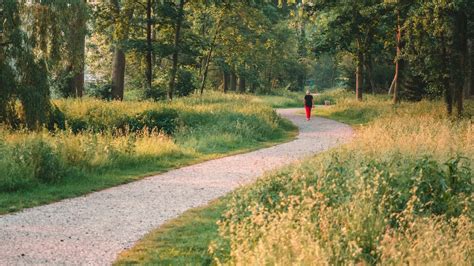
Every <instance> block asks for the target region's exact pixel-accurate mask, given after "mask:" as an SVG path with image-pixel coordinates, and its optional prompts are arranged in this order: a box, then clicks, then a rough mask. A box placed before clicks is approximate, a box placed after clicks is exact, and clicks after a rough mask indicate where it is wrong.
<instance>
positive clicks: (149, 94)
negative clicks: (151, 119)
mask: <svg viewBox="0 0 474 266" xmlns="http://www.w3.org/2000/svg"><path fill="white" fill-rule="evenodd" d="M166 93H167V90H166V87H160V86H155V87H151V88H146V89H145V92H144V97H145V99H153V100H155V101H160V100H164V99H166Z"/></svg>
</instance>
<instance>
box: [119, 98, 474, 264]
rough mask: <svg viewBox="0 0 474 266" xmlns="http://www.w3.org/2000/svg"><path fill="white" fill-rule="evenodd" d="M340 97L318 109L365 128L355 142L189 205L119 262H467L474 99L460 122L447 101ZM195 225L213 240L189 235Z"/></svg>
mask: <svg viewBox="0 0 474 266" xmlns="http://www.w3.org/2000/svg"><path fill="white" fill-rule="evenodd" d="M331 93H332V96H331V97H334V99H335V100H336V105H334V106H331V107H324V108H317V109H316V112H317V113H318V114H319V115H323V116H325V117H330V118H334V119H337V120H340V121H345V122H347V123H350V124H352V125H357V127H356V135H355V137H354V140H353V141H352V142H351V143H349V144H347V145H344V146H341V147H339V148H336V149H333V150H331V151H328V152H325V153H322V154H319V155H316V156H313V157H311V158H308V159H306V160H304V161H302V162H300V163H298V164H295V165H292V166H289V167H286V168H285V169H282V170H280V171H277V172H273V173H269V174H267V175H266V176H264V177H262V178H260V179H259V180H258V181H257V182H256V183H255V184H252V185H249V186H247V187H244V188H241V189H239V190H237V191H235V192H234V193H232V194H231V195H230V196H228V197H226V198H223V199H221V200H220V201H219V202H217V203H214V204H212V205H210V206H209V207H207V208H204V209H200V210H195V211H191V212H188V213H186V214H185V215H183V216H182V217H180V218H178V219H177V220H176V221H171V222H170V223H168V225H165V226H164V227H163V228H162V229H160V230H158V231H156V232H153V233H151V234H150V235H149V236H147V237H146V238H145V240H144V241H143V242H140V243H139V244H138V245H137V246H136V247H135V248H133V249H132V250H130V251H128V252H125V253H123V254H122V255H121V256H120V257H119V260H118V261H117V263H118V264H128V263H136V262H141V263H160V262H162V261H165V260H166V262H167V263H171V264H172V263H173V262H177V261H179V262H180V263H186V262H189V263H191V261H190V260H186V258H188V257H189V258H193V261H192V263H200V264H205V265H208V264H230V265H256V264H258V265H262V264H268V265H272V264H277V265H287V264H298V265H314V264H315V263H316V264H318V265H332V264H342V265H346V264H390V265H392V264H395V265H399V264H422V265H427V264H436V265H470V264H471V263H472V261H473V260H474V241H473V239H472V232H473V229H474V228H473V222H472V217H473V216H472V215H473V213H472V207H473V206H472V203H473V196H472V182H473V171H472V165H473V163H474V137H473V136H474V126H473V123H472V114H473V112H472V111H473V110H474V109H473V107H474V105H473V102H472V101H471V102H468V103H467V104H466V106H467V118H464V119H460V120H456V119H452V118H449V117H447V116H446V115H445V112H444V105H443V104H442V103H441V102H439V101H431V102H430V101H422V102H417V103H402V104H400V105H398V106H393V105H392V104H391V103H390V101H389V100H388V99H387V100H385V99H384V97H380V96H376V97H372V96H369V97H368V98H367V99H366V100H365V101H364V102H358V101H355V100H353V98H354V97H353V95H352V94H350V95H348V94H347V93H344V92H341V91H333V92H331ZM196 219H198V220H199V221H201V223H195V222H193V221H194V220H196ZM216 224H217V225H218V226H213V225H216ZM192 229H194V230H192ZM193 231H194V232H199V233H200V237H201V238H200V239H205V241H206V242H207V243H208V246H207V248H205V247H203V244H202V243H200V244H199V245H197V244H196V243H193V241H192V240H183V239H186V238H185V237H183V234H184V235H186V236H188V238H189V237H190V236H192V235H193ZM179 234H181V237H180V238H179V239H181V241H180V242H178V241H177V240H176V239H178V238H176V236H178V235H179ZM156 243H160V245H156ZM199 259H200V260H199Z"/></svg>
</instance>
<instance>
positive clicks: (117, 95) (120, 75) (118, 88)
mask: <svg viewBox="0 0 474 266" xmlns="http://www.w3.org/2000/svg"><path fill="white" fill-rule="evenodd" d="M124 83H125V53H124V52H123V50H122V49H121V48H120V47H119V46H117V45H116V46H115V49H114V58H113V61H112V99H113V100H120V101H121V100H123V92H124Z"/></svg>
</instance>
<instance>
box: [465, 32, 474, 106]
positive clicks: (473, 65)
mask: <svg viewBox="0 0 474 266" xmlns="http://www.w3.org/2000/svg"><path fill="white" fill-rule="evenodd" d="M468 60H469V63H468V72H469V73H468V74H467V77H468V78H467V88H466V96H467V97H472V96H474V41H473V40H469V41H468Z"/></svg>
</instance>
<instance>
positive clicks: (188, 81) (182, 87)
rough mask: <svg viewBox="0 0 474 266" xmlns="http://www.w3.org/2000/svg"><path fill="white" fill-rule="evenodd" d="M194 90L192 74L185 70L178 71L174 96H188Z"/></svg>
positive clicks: (194, 81)
mask: <svg viewBox="0 0 474 266" xmlns="http://www.w3.org/2000/svg"><path fill="white" fill-rule="evenodd" d="M196 89H197V87H196V80H195V78H194V75H193V73H192V72H190V71H188V70H185V69H180V70H179V71H178V73H177V76H176V88H175V93H176V95H178V96H181V97H183V96H188V95H190V94H191V93H193V92H194V91H195V90H196Z"/></svg>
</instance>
